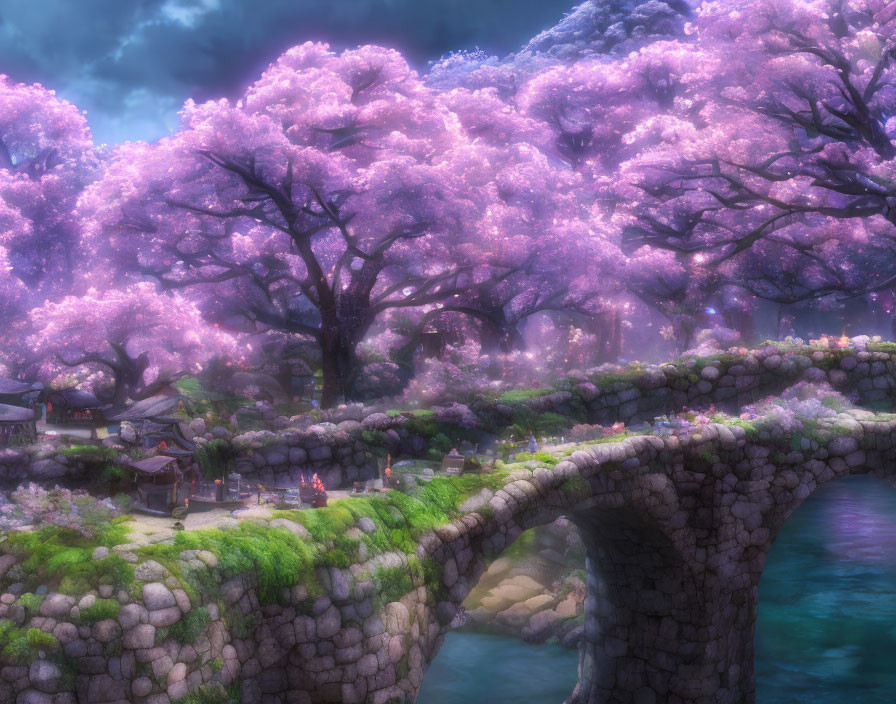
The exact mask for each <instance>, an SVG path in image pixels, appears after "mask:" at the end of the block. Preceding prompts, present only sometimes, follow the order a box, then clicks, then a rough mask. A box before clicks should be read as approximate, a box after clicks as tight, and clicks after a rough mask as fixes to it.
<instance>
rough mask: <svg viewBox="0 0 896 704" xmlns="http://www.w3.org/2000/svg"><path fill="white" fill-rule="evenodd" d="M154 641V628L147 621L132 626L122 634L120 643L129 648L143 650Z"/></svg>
mask: <svg viewBox="0 0 896 704" xmlns="http://www.w3.org/2000/svg"><path fill="white" fill-rule="evenodd" d="M155 642H156V629H155V627H154V626H150V625H149V624H148V623H141V624H138V625H136V626H134V627H133V628H132V629H131V630H129V631H128V632H127V633H125V634H124V638H123V639H122V645H123V646H124V647H125V648H129V649H131V650H145V649H147V648H151V647H153V645H155Z"/></svg>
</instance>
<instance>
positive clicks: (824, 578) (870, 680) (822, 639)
mask: <svg viewBox="0 0 896 704" xmlns="http://www.w3.org/2000/svg"><path fill="white" fill-rule="evenodd" d="M894 652H896V489H894V488H893V487H891V486H890V485H889V484H886V483H885V482H882V481H880V480H877V479H874V478H871V477H852V478H848V479H842V480H839V481H836V482H833V483H831V484H828V485H826V486H825V487H822V488H821V489H820V490H819V491H817V492H816V493H815V494H814V495H813V496H811V497H810V498H809V499H807V500H806V502H805V503H804V504H803V505H802V506H801V507H800V508H799V509H798V510H797V511H796V512H795V513H794V514H793V515H792V516H791V517H790V519H789V520H788V521H787V523H786V524H785V525H784V527H783V528H782V530H781V532H780V534H779V536H778V539H777V540H776V541H775V544H774V546H773V547H772V550H771V552H770V554H769V557H768V562H767V563H766V568H765V572H764V574H763V577H762V582H761V583H760V586H759V613H758V620H757V627H756V679H757V681H756V687H757V702H758V703H759V704H784V703H785V702H788V703H789V702H813V703H814V704H834V703H835V702H836V703H837V704H848V703H850V702H856V703H859V702H861V703H862V704H878V703H880V704H883V703H884V702H886V703H887V704H890V703H891V702H894V701H896V667H894V663H893V653H894Z"/></svg>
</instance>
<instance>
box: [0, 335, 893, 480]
mask: <svg viewBox="0 0 896 704" xmlns="http://www.w3.org/2000/svg"><path fill="white" fill-rule="evenodd" d="M894 360H896V356H894V355H892V354H889V353H887V352H883V351H854V350H852V351H844V350H839V351H838V350H812V349H809V348H797V349H794V350H792V351H782V350H781V349H779V348H777V347H775V346H772V345H768V346H766V347H763V348H762V349H759V350H752V351H748V352H743V353H732V352H728V353H724V354H720V355H717V356H715V357H709V358H688V359H686V360H683V361H680V362H677V363H675V364H663V365H645V366H643V367H639V368H636V369H634V370H632V369H629V370H627V371H625V372H624V373H609V372H608V373H604V374H597V375H595V376H593V377H590V378H589V377H587V376H586V375H584V374H576V375H573V376H572V377H570V378H569V379H568V380H567V384H566V385H567V386H569V389H570V390H560V391H553V392H551V393H546V394H545V395H542V396H536V397H534V398H530V399H527V400H524V401H521V402H518V403H516V404H511V405H508V404H501V403H497V402H486V401H483V402H482V404H481V405H480V406H479V407H478V408H477V409H476V412H477V413H479V415H480V416H481V417H482V421H483V425H484V426H486V427H488V426H489V425H496V426H498V427H499V428H500V427H503V426H504V425H509V424H511V423H512V422H513V418H514V409H515V408H516V407H525V408H527V409H529V410H530V411H532V412H533V413H548V412H550V413H557V414H559V415H563V416H567V417H569V418H570V422H571V423H575V422H577V421H576V417H577V416H580V415H581V410H582V409H584V414H585V416H586V418H585V420H587V422H589V423H597V424H601V425H611V424H612V423H615V422H616V421H620V420H621V421H623V422H625V423H627V424H629V425H634V424H637V423H639V422H642V421H645V422H651V421H653V419H654V418H655V417H657V416H660V415H665V414H669V413H675V412H678V411H680V410H681V409H682V408H683V407H685V406H687V407H690V408H705V407H708V406H709V405H711V404H713V405H715V406H716V407H718V408H719V409H722V410H727V411H729V412H739V410H740V409H741V408H742V407H743V406H744V405H746V404H749V403H752V402H754V401H757V400H759V399H761V398H764V397H766V396H769V395H772V394H776V393H780V392H781V391H783V390H784V389H785V388H787V387H788V386H790V385H792V384H793V383H795V382H797V381H800V380H809V381H816V382H817V381H826V382H829V383H830V384H831V386H833V387H834V388H835V389H837V390H839V391H844V392H851V393H855V394H856V395H857V396H858V402H859V404H860V405H863V406H866V407H875V408H877V407H880V408H891V407H892V405H893V403H892V401H893V394H894V389H896V361H894ZM581 420H582V419H581V418H579V421H581ZM405 424H406V419H405V418H404V417H403V416H400V415H399V416H396V417H390V416H387V415H385V414H383V413H373V414H371V415H368V416H367V417H366V418H364V419H363V420H362V421H360V422H359V421H355V420H346V421H343V422H341V423H338V424H334V423H319V424H317V425H312V426H311V427H309V428H306V429H296V428H290V429H286V430H280V431H277V432H271V431H257V432H247V433H244V434H242V435H237V436H236V437H234V436H233V434H232V433H230V432H228V431H226V430H225V429H224V428H212V429H210V430H209V431H208V432H207V433H204V434H203V433H199V434H196V435H195V439H196V440H197V441H198V442H199V443H201V442H204V441H208V440H212V439H224V440H226V441H227V442H229V443H231V445H232V448H233V455H234V458H235V470H236V471H238V472H240V473H241V474H242V475H243V476H244V478H245V480H246V481H248V482H250V483H261V484H262V485H265V486H272V487H287V486H295V485H296V484H298V483H299V478H300V475H301V474H302V473H305V475H306V476H308V475H310V474H311V473H317V474H318V475H319V476H320V477H321V479H322V480H323V482H324V484H325V485H326V486H327V488H328V489H335V488H342V487H346V486H350V485H351V483H352V482H355V481H363V480H368V479H373V478H375V477H376V476H378V475H377V459H376V453H377V452H379V453H380V454H383V453H385V452H388V453H390V454H391V455H392V457H393V459H397V458H401V457H420V456H423V455H424V454H425V453H426V450H427V440H426V439H425V438H424V437H422V436H420V435H416V434H414V433H411V432H409V431H408V429H407V428H406V427H405ZM191 426H192V424H191ZM204 428H205V426H204V423H202V429H203V431H204ZM365 431H367V432H375V433H376V434H377V438H378V441H377V444H376V445H372V444H370V443H369V442H368V441H366V440H365V438H364V436H365ZM192 435H193V433H191V436H192ZM368 437H369V436H368ZM95 469H96V468H95V467H92V466H91V465H89V464H85V463H83V462H78V461H77V460H76V459H71V458H67V457H65V456H64V455H62V454H60V453H59V452H58V451H56V450H55V449H54V448H52V447H40V446H35V447H33V448H29V450H28V451H27V452H26V451H24V450H22V449H16V448H10V449H5V450H0V482H7V483H11V484H16V483H21V482H23V481H29V480H33V481H42V482H48V481H62V482H66V481H71V482H78V481H84V480H85V479H90V478H91V477H90V474H91V471H95Z"/></svg>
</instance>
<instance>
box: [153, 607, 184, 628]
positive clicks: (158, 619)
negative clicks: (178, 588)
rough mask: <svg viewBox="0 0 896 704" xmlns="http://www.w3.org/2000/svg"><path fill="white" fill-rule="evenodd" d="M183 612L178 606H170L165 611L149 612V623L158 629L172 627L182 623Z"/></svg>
mask: <svg viewBox="0 0 896 704" xmlns="http://www.w3.org/2000/svg"><path fill="white" fill-rule="evenodd" d="M182 615H183V612H182V611H181V610H180V607H178V606H169V607H168V608H165V609H156V610H154V611H150V612H149V622H150V624H152V625H153V626H155V627H156V628H165V627H166V626H172V625H174V624H175V623H177V622H178V621H180V618H181V616H182Z"/></svg>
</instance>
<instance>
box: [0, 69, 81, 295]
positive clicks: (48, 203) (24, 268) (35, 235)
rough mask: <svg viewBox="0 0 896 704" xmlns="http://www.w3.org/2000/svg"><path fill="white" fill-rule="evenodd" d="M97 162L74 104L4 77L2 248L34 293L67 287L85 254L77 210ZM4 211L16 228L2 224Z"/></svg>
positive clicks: (0, 82) (0, 114) (0, 112)
mask: <svg viewBox="0 0 896 704" xmlns="http://www.w3.org/2000/svg"><path fill="white" fill-rule="evenodd" d="M97 164H98V160H97V154H96V150H95V149H94V146H93V142H92V139H91V136H90V130H89V129H88V126H87V120H86V119H85V117H84V115H83V114H82V113H81V112H79V111H78V109H77V108H76V107H75V106H74V105H72V104H71V103H68V102H66V101H64V100H61V99H59V98H58V97H56V95H55V94H54V93H53V92H52V91H50V90H47V89H46V88H44V87H42V86H40V85H23V84H18V83H14V82H12V81H11V80H10V79H9V78H7V77H6V76H0V246H2V247H5V248H6V250H7V256H8V261H9V263H10V264H11V266H12V269H13V272H14V274H15V276H17V277H18V278H20V279H21V280H22V281H23V282H24V283H25V284H26V285H27V286H28V288H29V289H30V290H31V291H32V292H33V293H34V295H35V296H36V297H43V298H46V297H49V296H53V295H61V294H64V293H67V292H68V288H67V287H69V286H70V285H71V282H72V272H73V270H74V268H75V266H76V264H77V261H78V259H79V257H78V243H79V238H80V228H79V225H78V220H77V217H76V216H75V214H74V210H75V206H76V203H77V199H78V197H79V195H80V194H81V192H82V191H83V189H84V187H85V186H86V185H87V184H88V183H89V182H90V181H91V180H92V179H94V178H95V177H96V175H97ZM4 210H5V211H6V212H7V214H14V219H15V226H13V227H3V221H4V215H3V211H4Z"/></svg>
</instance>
